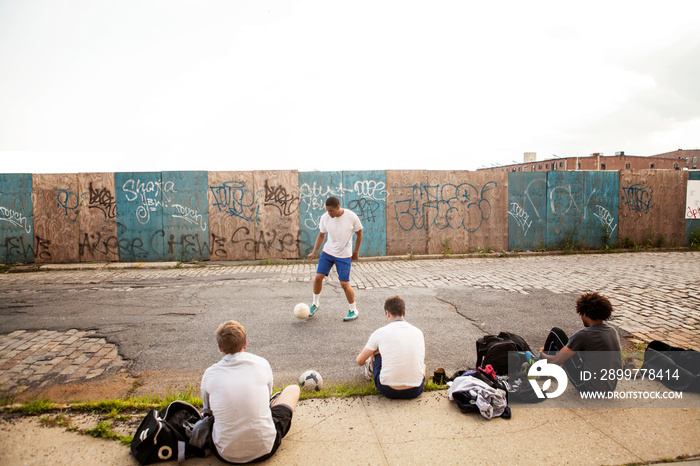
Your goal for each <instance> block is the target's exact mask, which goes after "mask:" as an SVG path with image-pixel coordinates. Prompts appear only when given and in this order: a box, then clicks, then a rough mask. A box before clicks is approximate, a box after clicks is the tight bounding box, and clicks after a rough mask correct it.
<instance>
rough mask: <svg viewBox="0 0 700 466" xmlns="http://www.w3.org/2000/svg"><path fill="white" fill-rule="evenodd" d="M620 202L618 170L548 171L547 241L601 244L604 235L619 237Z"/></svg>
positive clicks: (552, 244) (553, 244)
mask: <svg viewBox="0 0 700 466" xmlns="http://www.w3.org/2000/svg"><path fill="white" fill-rule="evenodd" d="M619 204H620V200H619V178H618V173H617V172H612V171H611V172H594V171H590V172H578V171H576V172H549V173H548V174H547V245H548V246H550V247H562V246H564V244H566V243H569V244H570V245H573V244H577V243H579V244H580V243H583V244H584V245H586V246H590V247H596V246H597V247H600V246H602V245H603V238H604V236H605V235H607V238H608V239H607V241H609V242H615V241H617V224H618V217H619Z"/></svg>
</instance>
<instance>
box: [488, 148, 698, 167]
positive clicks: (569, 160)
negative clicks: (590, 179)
mask: <svg viewBox="0 0 700 466" xmlns="http://www.w3.org/2000/svg"><path fill="white" fill-rule="evenodd" d="M698 158H700V149H691V150H684V149H678V150H677V151H673V152H665V153H663V154H658V155H651V156H648V157H642V156H638V155H626V154H625V153H624V152H616V153H615V155H603V154H600V153H594V154H591V155H590V156H587V157H556V158H553V159H547V160H540V161H537V160H535V159H536V154H535V153H534V152H525V156H524V157H523V163H515V164H512V165H502V166H499V167H490V168H479V169H478V170H489V171H507V172H541V171H572V170H649V169H658V170H684V169H685V170H693V169H697V168H698Z"/></svg>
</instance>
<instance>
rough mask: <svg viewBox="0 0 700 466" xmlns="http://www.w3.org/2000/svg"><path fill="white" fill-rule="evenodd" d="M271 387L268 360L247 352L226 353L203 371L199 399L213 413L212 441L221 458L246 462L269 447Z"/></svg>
mask: <svg viewBox="0 0 700 466" xmlns="http://www.w3.org/2000/svg"><path fill="white" fill-rule="evenodd" d="M272 386H273V385H272V369H271V368H270V363H268V362H267V360H266V359H265V358H261V357H260V356H256V355H254V354H251V353H246V352H239V353H235V354H227V355H225V356H224V357H223V359H221V361H219V362H218V363H216V364H214V365H213V366H211V367H209V368H208V369H207V370H206V371H205V372H204V376H203V377H202V400H203V402H204V407H205V408H209V409H211V411H212V413H213V414H214V428H213V430H212V440H213V441H214V445H215V446H216V449H217V451H218V452H219V454H220V455H221V456H222V457H223V458H224V459H226V460H228V461H231V462H234V463H247V462H249V461H252V460H254V459H256V458H259V457H261V456H263V455H266V454H268V453H270V451H271V450H272V447H273V445H274V442H275V437H276V436H277V430H276V429H275V424H274V422H273V420H272V412H271V411H270V396H271V395H272Z"/></svg>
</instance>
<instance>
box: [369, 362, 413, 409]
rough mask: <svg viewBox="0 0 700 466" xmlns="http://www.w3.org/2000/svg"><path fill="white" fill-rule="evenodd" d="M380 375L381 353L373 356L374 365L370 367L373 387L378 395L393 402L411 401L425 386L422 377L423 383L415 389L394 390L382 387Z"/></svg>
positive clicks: (385, 386)
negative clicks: (377, 391)
mask: <svg viewBox="0 0 700 466" xmlns="http://www.w3.org/2000/svg"><path fill="white" fill-rule="evenodd" d="M381 373H382V355H381V353H378V354H375V355H374V365H373V366H372V375H373V376H374V386H375V387H377V390H379V393H381V394H382V395H383V396H385V397H387V398H391V399H393V400H411V399H413V398H416V397H417V396H419V395H420V394H421V393H423V386H424V385H425V376H423V381H422V382H421V384H420V385H419V386H417V387H413V388H407V389H405V390H396V389H393V388H391V387H389V386H387V385H382V383H381V382H380V381H379V374H381Z"/></svg>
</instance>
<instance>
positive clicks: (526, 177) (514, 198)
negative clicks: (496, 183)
mask: <svg viewBox="0 0 700 466" xmlns="http://www.w3.org/2000/svg"><path fill="white" fill-rule="evenodd" d="M546 243H547V173H545V172H533V173H512V172H511V173H509V174H508V248H509V249H510V250H514V249H520V250H524V251H525V250H531V249H537V248H542V247H544V246H545V245H546Z"/></svg>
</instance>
